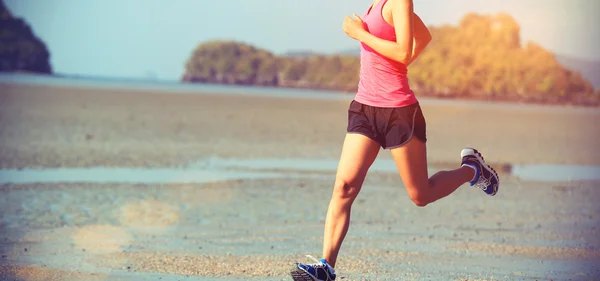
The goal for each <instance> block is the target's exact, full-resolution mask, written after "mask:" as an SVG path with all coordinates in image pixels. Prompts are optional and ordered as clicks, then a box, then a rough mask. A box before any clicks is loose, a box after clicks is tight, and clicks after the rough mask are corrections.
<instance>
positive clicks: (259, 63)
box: [182, 14, 600, 105]
mask: <svg viewBox="0 0 600 281" xmlns="http://www.w3.org/2000/svg"><path fill="white" fill-rule="evenodd" d="M430 30H431V33H432V35H433V38H434V39H433V40H432V42H431V44H430V45H429V46H428V47H427V49H426V50H425V51H424V52H423V54H422V55H421V57H420V58H419V59H418V60H417V61H416V62H414V63H413V64H411V65H410V67H409V69H410V71H409V79H410V83H411V87H412V88H413V89H414V90H415V91H416V92H417V93H418V94H419V96H427V97H442V98H462V99H477V100H496V101H497V100H503V101H518V102H531V103H552V104H578V105H600V93H598V91H596V92H594V87H593V86H592V84H591V83H590V82H589V81H588V80H586V79H584V78H583V76H582V75H581V74H580V73H579V72H576V71H572V70H570V69H568V68H565V67H564V66H562V65H561V64H560V63H559V62H558V61H557V59H556V58H555V56H554V54H552V53H550V52H548V51H547V50H544V49H543V48H542V47H541V46H539V45H538V44H536V43H534V42H526V43H525V44H522V43H521V42H520V34H519V32H520V27H519V25H518V24H517V23H516V21H515V20H514V19H513V18H512V17H510V16H509V15H506V14H499V15H493V16H489V15H478V14H468V15H466V16H465V17H463V19H462V20H461V21H460V23H459V24H458V25H457V26H450V25H446V26H439V27H430ZM359 68H360V60H359V57H358V56H357V55H356V52H355V51H353V50H347V51H343V52H340V53H338V54H334V55H320V54H312V53H311V52H310V51H308V52H298V51H296V52H292V53H288V54H286V55H285V56H277V55H274V54H273V53H271V52H269V51H267V50H264V49H259V48H256V47H253V46H251V45H249V44H246V43H243V42H235V41H211V42H206V43H204V44H201V45H199V46H198V47H197V48H196V49H195V50H194V51H193V53H192V55H191V56H190V58H189V60H188V62H187V64H186V72H185V74H184V76H183V78H182V80H183V81H186V82H211V83H227V84H243V85H267V86H276V87H302V88H314V89H332V90H341V91H348V92H354V91H356V88H357V84H358V79H359V78H358V75H359Z"/></svg>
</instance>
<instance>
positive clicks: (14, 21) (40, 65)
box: [0, 0, 52, 74]
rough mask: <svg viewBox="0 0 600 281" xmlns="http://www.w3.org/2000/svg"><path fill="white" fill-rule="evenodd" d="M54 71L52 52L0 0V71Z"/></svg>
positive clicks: (45, 72)
mask: <svg viewBox="0 0 600 281" xmlns="http://www.w3.org/2000/svg"><path fill="white" fill-rule="evenodd" d="M15 71H23V72H35V73H44V74H50V73H52V67H51V66H50V52H48V49H47V48H46V45H45V44H44V42H42V41H41V40H40V39H39V38H37V37H36V36H35V34H33V31H32V30H31V28H30V27H29V25H28V24H27V23H26V22H25V21H24V20H23V19H20V18H15V17H13V15H12V14H11V13H10V11H9V10H8V9H7V7H6V6H5V5H4V2H3V1H2V0H0V72H15Z"/></svg>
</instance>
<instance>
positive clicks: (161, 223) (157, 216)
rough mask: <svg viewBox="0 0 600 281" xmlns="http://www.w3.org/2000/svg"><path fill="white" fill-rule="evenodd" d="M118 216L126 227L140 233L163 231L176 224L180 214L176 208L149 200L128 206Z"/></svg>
mask: <svg viewBox="0 0 600 281" xmlns="http://www.w3.org/2000/svg"><path fill="white" fill-rule="evenodd" d="M117 216H118V219H119V221H120V222H121V224H122V225H123V226H125V227H128V228H132V229H134V230H138V231H144V230H148V231H157V230H158V231H161V230H166V229H167V228H169V227H170V226H173V225H174V224H176V223H177V222H178V221H179V216H180V214H179V209H178V208H177V207H175V206H172V205H170V204H167V203H165V202H162V201H159V200H156V199H148V200H144V201H140V202H135V203H129V204H126V205H125V206H123V207H122V208H121V209H120V210H119V211H118V213H117Z"/></svg>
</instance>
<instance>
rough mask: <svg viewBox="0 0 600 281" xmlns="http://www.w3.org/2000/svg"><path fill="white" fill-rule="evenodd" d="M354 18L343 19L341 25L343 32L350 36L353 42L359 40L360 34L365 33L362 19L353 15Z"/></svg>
mask: <svg viewBox="0 0 600 281" xmlns="http://www.w3.org/2000/svg"><path fill="white" fill-rule="evenodd" d="M353 16H354V18H351V17H348V16H347V17H346V18H344V23H343V24H342V29H343V30H344V32H345V33H346V34H347V35H348V36H350V38H352V39H355V40H360V39H359V37H360V34H361V33H362V32H364V31H365V25H364V23H363V21H362V19H361V18H360V17H359V16H357V15H356V14H353Z"/></svg>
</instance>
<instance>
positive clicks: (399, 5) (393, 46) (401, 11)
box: [355, 0, 414, 65]
mask: <svg viewBox="0 0 600 281" xmlns="http://www.w3.org/2000/svg"><path fill="white" fill-rule="evenodd" d="M388 4H391V5H392V7H391V8H392V17H393V21H394V28H395V31H396V42H393V41H389V40H385V39H381V38H379V37H377V36H374V35H372V34H370V33H369V32H367V31H366V30H364V29H361V30H360V31H359V32H357V33H356V38H355V39H357V40H359V41H361V42H363V43H364V44H366V45H367V46H369V47H371V48H372V49H374V50H375V51H377V52H378V53H380V54H381V55H383V56H385V57H387V58H390V59H393V60H395V61H398V62H400V63H403V64H407V65H408V64H409V63H410V62H411V58H412V55H413V15H414V14H413V1H412V0H389V1H388ZM361 24H362V20H361Z"/></svg>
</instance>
